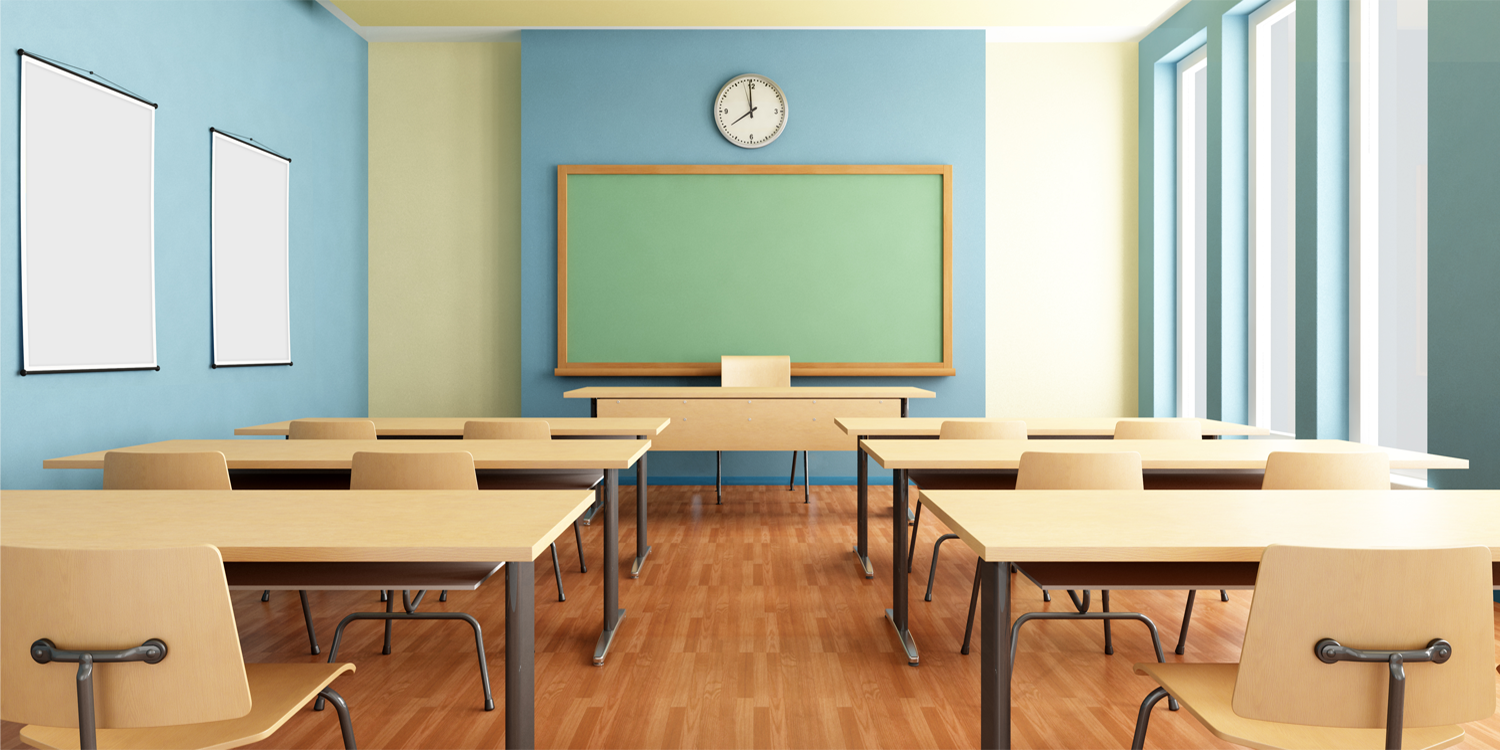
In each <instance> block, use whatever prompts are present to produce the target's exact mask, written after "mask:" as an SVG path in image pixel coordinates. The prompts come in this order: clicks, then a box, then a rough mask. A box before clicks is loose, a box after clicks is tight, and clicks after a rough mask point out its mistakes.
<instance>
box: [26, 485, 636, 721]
mask: <svg viewBox="0 0 1500 750" xmlns="http://www.w3.org/2000/svg"><path fill="white" fill-rule="evenodd" d="M593 500H594V498H593V493H592V492H588V491H584V490H535V491H531V490H513V491H485V492H460V491H420V492H405V491H394V490H375V491H353V492H351V491H344V492H338V491H331V492H330V491H326V490H325V491H318V490H311V491H306V490H304V491H292V490H276V491H253V490H235V491H207V492H205V491H189V490H176V491H155V490H107V491H100V490H58V491H41V490H38V491H25V490H6V491H4V492H3V493H0V540H3V543H4V544H6V545H14V546H21V547H68V548H85V549H120V548H143V547H178V546H186V545H196V544H212V545H214V546H216V547H218V548H219V552H220V553H221V554H222V555H223V556H224V559H225V560H226V561H230V562H236V561H244V562H288V561H291V562H330V561H357V562H378V561H387V560H400V561H411V562H454V561H483V562H497V561H501V560H503V561H505V563H506V565H505V585H506V602H507V604H506V623H505V682H504V691H505V746H506V747H517V748H529V747H534V746H535V744H536V740H535V716H536V708H535V692H536V640H535V632H536V611H535V606H536V604H535V596H534V594H533V568H532V565H533V561H534V560H535V559H536V558H537V556H538V555H540V554H541V553H542V551H543V550H545V549H547V546H548V545H550V544H551V543H552V542H553V540H555V539H556V538H557V537H558V535H559V534H561V533H562V532H563V531H564V530H565V529H567V528H568V526H569V525H571V524H572V523H573V520H574V519H576V518H578V516H579V515H581V514H582V513H583V511H584V509H586V508H588V507H589V505H590V504H592V503H593ZM455 518H462V519H464V523H458V524H456V523H453V519H455ZM59 519H65V520H64V521H62V522H60V521H59ZM288 519H296V521H295V522H289V521H288ZM330 532H333V533H330ZM622 611H623V610H622Z"/></svg>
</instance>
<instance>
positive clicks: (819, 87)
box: [521, 31, 985, 483]
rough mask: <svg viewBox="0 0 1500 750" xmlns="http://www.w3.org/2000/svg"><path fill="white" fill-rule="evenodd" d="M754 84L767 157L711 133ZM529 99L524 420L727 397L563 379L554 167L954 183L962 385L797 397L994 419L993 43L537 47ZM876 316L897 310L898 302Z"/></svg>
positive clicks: (683, 41) (825, 463) (578, 36)
mask: <svg viewBox="0 0 1500 750" xmlns="http://www.w3.org/2000/svg"><path fill="white" fill-rule="evenodd" d="M742 73H761V74H764V75H766V76H767V77H769V78H770V79H771V80H773V81H775V82H776V83H777V85H778V86H780V87H781V88H782V90H783V91H784V92H785V93H786V96H787V100H788V104H789V109H790V111H791V116H790V118H789V120H788V123H787V129H786V132H785V133H784V134H783V135H782V136H781V137H780V138H779V139H778V140H777V141H776V142H774V143H772V144H771V145H770V146H768V147H766V148H762V149H741V148H739V147H737V146H734V145H733V144H731V143H729V142H728V141H726V140H725V139H724V138H723V136H721V135H719V132H718V130H717V128H716V127H715V126H714V123H713V120H712V119H711V116H710V110H711V105H712V102H713V98H714V96H715V95H716V94H717V93H718V91H719V88H720V87H721V86H722V85H723V84H724V83H725V82H726V81H728V80H729V79H730V78H733V77H734V76H736V75H739V74H742ZM521 82H522V88H521V100H522V117H521V170H522V171H521V287H522V292H521V295H522V296H521V319H522V331H521V348H522V362H521V369H522V371H521V403H522V411H523V413H524V414H525V415H526V416H586V415H587V414H588V403H587V402H586V401H580V400H568V399H564V398H563V397H562V394H563V392H564V391H567V390H571V389H573V388H581V387H585V386H591V385H619V386H637V385H717V379H702V378H698V379H694V378H578V377H571V378H559V377H556V376H554V375H553V374H552V371H553V368H554V367H556V364H557V238H556V228H557V214H556V210H557V179H556V168H557V165H559V164H951V165H953V182H954V191H953V217H954V227H953V265H954V272H953V287H954V289H953V293H954V305H953V346H954V366H955V368H956V369H957V371H958V375H957V376H955V377H947V378H799V379H797V380H796V381H794V383H793V385H887V384H899V385H914V386H918V387H922V388H928V389H930V390H933V391H936V392H937V393H938V398H936V399H926V400H916V401H913V402H912V404H911V413H912V415H913V416H926V415H931V416H948V415H952V416H982V415H983V414H984V403H985V393H984V388H985V375H984V366H985V352H984V230H985V226H984V220H985V216H984V211H985V204H984V181H985V157H984V147H985V142H984V141H985V43H984V32H982V31H525V32H522V37H521ZM786 271H787V273H788V274H796V273H800V272H801V271H800V269H798V268H795V267H791V268H788V269H787V270H786ZM662 293H663V294H671V290H670V289H664V290H662ZM870 304H872V305H882V306H885V305H900V304H901V300H900V299H881V300H871V301H870ZM682 313H683V314H684V315H691V314H692V311H691V310H683V311H682ZM806 324H807V325H809V326H815V325H820V322H819V321H816V320H810V321H807V322H806ZM640 335H641V336H643V337H649V336H651V335H652V332H651V331H642V332H641V333H640ZM732 353H734V352H725V354H732ZM790 464H791V462H790V457H789V455H788V454H780V453H777V454H759V453H729V454H725V456H724V470H725V474H726V477H729V478H730V479H732V480H734V481H746V480H754V481H764V482H767V483H772V482H776V481H782V480H785V479H786V477H787V474H788V470H789V469H790ZM713 470H714V465H713V455H712V454H693V453H659V454H655V455H653V456H652V464H651V471H652V473H653V475H655V476H660V477H661V478H662V481H663V482H666V481H672V478H674V477H680V478H688V477H706V478H707V480H706V481H711V479H712V476H713ZM812 473H813V480H814V481H815V482H821V481H829V480H832V481H847V479H848V477H849V476H850V475H851V474H853V473H854V454H853V453H852V452H850V453H827V454H816V453H815V454H813V456H812ZM876 473H880V472H879V471H878V470H877V472H876Z"/></svg>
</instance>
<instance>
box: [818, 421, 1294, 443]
mask: <svg viewBox="0 0 1500 750" xmlns="http://www.w3.org/2000/svg"><path fill="white" fill-rule="evenodd" d="M1005 419H1014V420H1016V421H1019V422H1025V423H1026V432H1027V435H1028V436H1030V437H1031V438H1033V439H1035V438H1109V437H1114V434H1115V425H1116V424H1118V423H1119V421H1120V420H1119V418H1117V417H1027V418H1024V419H1022V418H1021V417H1006V418H1005ZM1156 419H1157V420H1159V421H1175V420H1176V419H1177V418H1176V417H1158V418H1156ZM835 421H836V422H837V424H838V426H839V429H841V430H843V431H844V432H845V433H846V434H849V435H854V436H857V437H859V438H860V439H864V438H921V437H937V436H938V432H939V431H941V430H942V426H943V423H944V422H970V421H973V422H979V421H987V420H985V419H983V418H979V417H907V418H905V419H899V418H898V419H893V418H888V417H874V418H870V417H840V418H838V419H837V420H835ZM1192 421H1195V422H1197V423H1198V426H1199V429H1200V430H1201V431H1202V435H1203V437H1205V438H1211V437H1223V436H1229V435H1269V434H1271V431H1270V430H1267V429H1265V428H1264V427H1251V426H1249V425H1243V424H1235V423H1233V422H1220V421H1217V420H1213V419H1195V420H1192Z"/></svg>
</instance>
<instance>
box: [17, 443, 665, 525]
mask: <svg viewBox="0 0 1500 750" xmlns="http://www.w3.org/2000/svg"><path fill="white" fill-rule="evenodd" d="M650 448H651V441H649V440H467V441H464V442H462V443H458V442H453V441H450V440H167V441H164V442H160V443H147V444H146V445H132V446H129V447H126V448H119V449H117V450H124V451H140V452H148V453H181V452H187V451H220V452H221V453H223V454H224V458H225V460H227V461H228V462H229V468H231V469H348V468H349V467H350V464H351V463H352V462H353V459H354V454H355V453H356V452H357V451H382V452H396V453H448V452H451V451H460V450H462V451H468V452H469V453H472V454H473V455H474V468H476V469H628V468H630V467H631V466H634V465H635V462H636V460H637V459H639V458H640V457H641V456H643V455H645V453H646V451H647V450H649V449H650ZM104 454H105V451H95V452H93V453H80V454H78V455H76V456H65V457H63V458H49V459H47V460H45V461H43V462H42V468H44V469H102V468H104ZM292 517H295V516H292ZM297 522H298V523H301V521H300V520H299V521H297Z"/></svg>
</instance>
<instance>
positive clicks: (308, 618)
mask: <svg viewBox="0 0 1500 750" xmlns="http://www.w3.org/2000/svg"><path fill="white" fill-rule="evenodd" d="M297 596H298V597H299V598H301V599H302V620H303V621H304V622H306V623H307V643H308V645H309V646H311V647H312V652H313V654H314V655H317V654H319V653H321V650H320V649H319V648H318V634H317V632H316V631H314V630H313V623H312V608H311V607H309V606H307V592H306V591H300V590H299V591H298V592H297Z"/></svg>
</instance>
